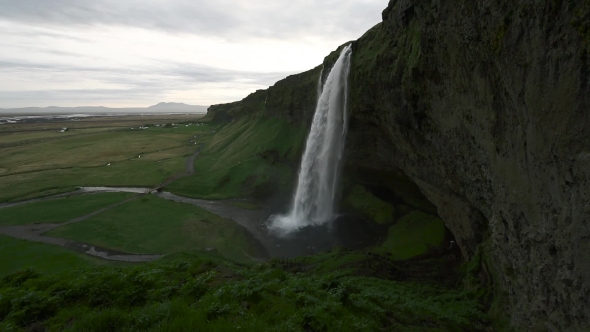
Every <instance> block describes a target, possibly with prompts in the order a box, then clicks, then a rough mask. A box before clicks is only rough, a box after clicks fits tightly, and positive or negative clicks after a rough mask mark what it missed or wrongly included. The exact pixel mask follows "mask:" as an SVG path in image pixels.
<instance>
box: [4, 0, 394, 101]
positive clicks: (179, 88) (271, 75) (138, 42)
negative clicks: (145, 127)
mask: <svg viewBox="0 0 590 332" xmlns="http://www.w3.org/2000/svg"><path fill="white" fill-rule="evenodd" d="M386 5H387V1H386V0H341V1H333V0H323V1H311V0H301V1H278V0H276V1H268V0H264V1H263V0H234V1H229V0H215V1H212V0H200V1H189V0H150V1H146V0H141V1H140V0H126V1H121V0H92V1H80V0H51V1H47V0H19V1H13V0H0V107H25V106H48V105H50V104H51V105H60V106H61V105H63V106H74V105H105V106H142V105H146V104H151V103H154V102H159V101H178V102H187V103H199V104H212V103H218V102H228V101H232V100H235V99H239V98H242V97H244V96H245V95H247V94H248V93H249V92H252V91H254V90H255V89H258V88H264V87H267V86H268V85H272V84H273V83H274V82H275V81H276V80H278V79H280V78H282V77H284V76H286V75H288V74H290V73H295V72H299V71H302V70H307V69H309V68H312V67H313V66H315V65H317V64H319V63H320V62H321V60H322V58H323V56H325V55H327V54H328V52H330V51H331V50H333V49H335V48H336V47H337V46H338V45H340V44H342V43H344V42H346V41H347V40H350V39H354V38H358V37H359V36H360V35H361V34H362V33H363V32H364V31H366V30H367V29H368V28H370V27H371V26H373V25H374V24H376V23H378V22H379V20H380V13H381V10H382V9H383V8H385V6H386Z"/></svg>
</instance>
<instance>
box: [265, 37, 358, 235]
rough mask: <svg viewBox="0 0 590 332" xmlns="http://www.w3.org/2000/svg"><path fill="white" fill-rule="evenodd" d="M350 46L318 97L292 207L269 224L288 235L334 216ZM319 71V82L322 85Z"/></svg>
mask: <svg viewBox="0 0 590 332" xmlns="http://www.w3.org/2000/svg"><path fill="white" fill-rule="evenodd" d="M351 54H352V48H351V46H350V45H348V46H346V47H344V48H343V49H342V51H341V53H340V56H339V57H338V60H337V61H336V63H335V64H334V66H333V67H332V70H330V73H329V74H328V77H327V78H326V81H325V83H324V84H323V87H322V88H321V90H320V91H321V93H320V96H319V98H318V102H317V106H316V110H315V114H314V117H313V121H312V125H311V129H310V131H309V135H308V137H307V143H306V146H305V152H304V153H303V158H302V160H301V167H300V170H299V178H298V182H297V188H296V191H295V194H294V196H293V201H292V203H291V210H290V211H289V213H287V214H285V215H275V216H272V217H271V218H270V220H269V224H268V228H269V230H270V231H271V232H273V233H275V234H276V235H279V236H287V235H289V234H291V233H293V232H296V231H301V230H302V229H305V228H308V227H310V226H325V225H329V224H330V222H331V221H333V220H334V219H335V217H336V216H337V215H336V212H335V209H336V200H337V198H338V182H339V170H340V163H341V161H342V154H343V150H344V143H345V139H346V131H347V125H348V124H347V106H348V105H347V102H348V100H347V99H348V86H347V85H348V74H349V72H350V59H351ZM321 76H322V75H320V84H318V85H319V86H322V85H321Z"/></svg>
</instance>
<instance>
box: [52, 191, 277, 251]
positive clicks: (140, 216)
mask: <svg viewBox="0 0 590 332" xmlns="http://www.w3.org/2000/svg"><path fill="white" fill-rule="evenodd" d="M47 235H49V236H54V237H61V238H69V239H73V240H77V241H81V242H85V243H89V244H93V245H98V246H101V247H105V248H110V249H115V250H120V251H124V252H131V253H165V254H170V253H175V252H191V251H195V250H196V251H198V250H205V249H207V248H214V250H215V251H217V252H218V253H220V254H221V255H222V256H224V257H226V258H228V259H231V260H235V261H240V262H248V261H250V258H249V257H264V256H265V255H266V253H265V251H264V248H262V247H261V246H260V245H259V244H258V243H257V242H256V241H255V240H254V239H252V238H251V236H250V235H249V233H247V232H246V230H245V229H242V228H240V227H238V226H237V225H236V224H235V223H234V222H233V221H230V220H227V219H224V218H222V217H220V216H218V215H215V214H213V213H210V212H207V211H205V210H203V209H201V208H198V207H195V206H192V205H189V204H182V203H176V202H171V201H167V200H164V199H161V198H158V197H156V196H151V195H147V196H143V197H141V198H140V199H137V200H133V201H131V202H128V203H125V204H123V205H120V206H117V207H115V208H113V209H110V210H108V211H105V212H103V213H100V214H98V215H96V216H93V217H91V218H90V219H87V220H85V221H84V222H80V223H74V224H71V225H67V226H63V227H59V228H56V229H55V230H53V231H51V232H49V233H48V234H47Z"/></svg>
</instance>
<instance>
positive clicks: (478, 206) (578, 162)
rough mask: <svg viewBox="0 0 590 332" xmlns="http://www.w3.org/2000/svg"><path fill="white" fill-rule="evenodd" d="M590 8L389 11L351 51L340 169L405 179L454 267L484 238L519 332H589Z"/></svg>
mask: <svg viewBox="0 0 590 332" xmlns="http://www.w3.org/2000/svg"><path fill="white" fill-rule="evenodd" d="M589 9H590V5H589V4H588V3H587V2H585V3H584V2H582V1H554V0H547V1H536V2H534V3H533V2H530V1H486V0H484V1H446V2H445V1H409V0H404V1H402V0H399V1H393V0H392V1H390V3H389V6H388V7H387V9H386V10H385V11H384V12H383V23H381V24H380V25H378V26H376V27H374V28H373V29H372V30H370V31H369V32H367V33H366V34H365V35H364V36H363V37H362V38H360V39H359V40H358V41H356V42H355V43H354V58H353V69H352V78H351V80H352V82H351V100H352V107H351V117H352V118H351V121H350V123H351V130H350V134H349V141H348V143H347V144H348V148H347V152H348V154H349V155H348V157H349V158H348V160H349V161H351V162H352V163H355V164H359V165H361V166H363V167H366V168H371V167H373V168H376V169H387V168H392V169H393V168H400V169H402V170H404V171H405V172H406V174H407V175H408V176H409V177H410V178H411V179H413V180H414V182H415V183H416V184H418V186H419V187H420V188H421V190H422V192H423V193H424V194H426V196H427V197H428V198H429V199H430V200H431V201H432V202H433V203H434V204H435V205H436V206H437V209H438V213H439V215H440V216H441V217H442V218H443V219H444V220H445V222H446V224H447V226H448V227H449V228H450V229H451V231H452V232H453V234H454V236H455V238H456V239H457V242H458V243H459V244H460V245H461V248H462V251H463V254H464V256H465V257H470V256H471V255H473V253H474V252H475V249H476V247H477V245H479V244H481V243H482V242H484V241H485V243H486V250H487V254H488V256H489V264H490V265H491V266H490V267H491V268H492V269H493V270H494V271H495V276H496V280H495V282H496V283H497V286H499V287H500V288H501V289H503V290H505V291H506V294H507V299H506V300H507V301H508V302H507V304H509V308H508V312H509V314H510V316H511V320H512V323H513V325H514V326H515V327H517V328H519V329H523V330H539V331H544V330H553V331H566V330H567V331H574V330H584V329H585V328H586V329H587V328H590V323H589V321H590V304H589V302H588V299H589V298H590V110H589V106H590V88H589V86H590V81H589V80H590V76H589V67H588V65H589V63H588V62H589V52H588V40H589V39H588V31H590V29H588V25H589V23H588V22H589V21H588V19H589V16H588V13H589V12H590V10H589ZM368 144H371V147H370V148H369V149H368V148H367V145H368Z"/></svg>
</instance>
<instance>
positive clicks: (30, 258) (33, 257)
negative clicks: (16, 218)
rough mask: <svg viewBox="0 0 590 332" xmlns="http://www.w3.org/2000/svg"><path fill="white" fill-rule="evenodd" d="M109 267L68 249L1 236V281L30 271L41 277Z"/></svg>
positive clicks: (109, 263) (101, 261)
mask: <svg viewBox="0 0 590 332" xmlns="http://www.w3.org/2000/svg"><path fill="white" fill-rule="evenodd" d="M112 264H114V263H112V262H109V261H105V260H103V259H99V258H94V257H91V256H88V255H85V254H82V253H78V252H75V251H72V250H70V249H66V248H62V247H58V246H54V245H49V244H44V243H35V242H29V241H25V240H18V239H13V238H11V237H7V236H3V235H0V277H3V276H5V275H7V274H10V273H13V272H16V271H18V270H22V269H26V268H33V267H34V268H35V270H36V271H39V272H41V273H49V274H53V273H58V272H62V271H65V270H69V269H75V268H83V267H89V268H90V267H93V266H99V265H112ZM1 330H2V329H0V331H1Z"/></svg>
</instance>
